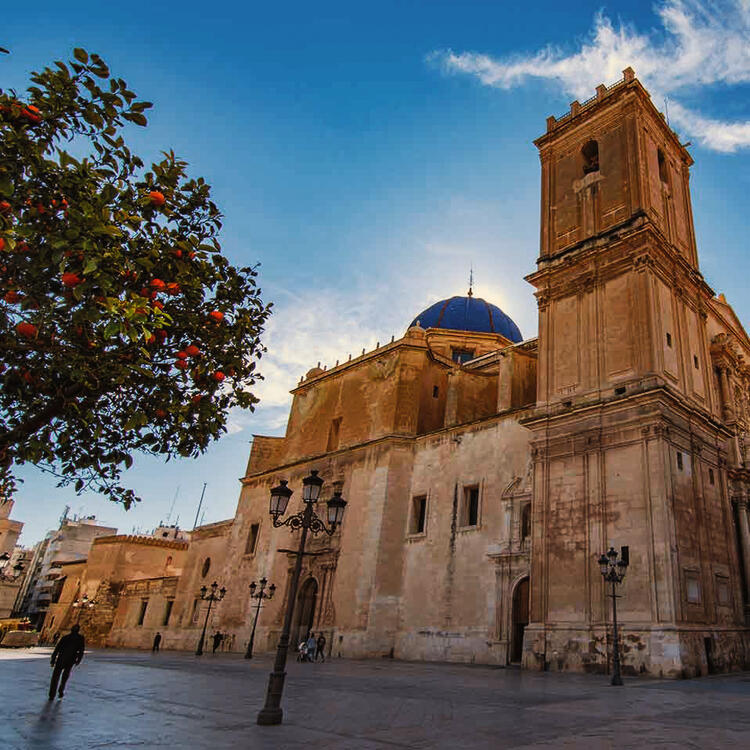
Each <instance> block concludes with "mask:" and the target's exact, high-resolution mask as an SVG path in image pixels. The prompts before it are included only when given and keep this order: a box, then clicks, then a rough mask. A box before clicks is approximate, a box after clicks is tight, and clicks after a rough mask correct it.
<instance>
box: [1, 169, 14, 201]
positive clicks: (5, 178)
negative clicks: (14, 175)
mask: <svg viewBox="0 0 750 750" xmlns="http://www.w3.org/2000/svg"><path fill="white" fill-rule="evenodd" d="M0 195H3V196H5V197H6V198H10V197H12V195H13V180H11V178H10V175H7V174H5V173H0Z"/></svg>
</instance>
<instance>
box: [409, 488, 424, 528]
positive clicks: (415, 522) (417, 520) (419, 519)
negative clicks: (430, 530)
mask: <svg viewBox="0 0 750 750" xmlns="http://www.w3.org/2000/svg"><path fill="white" fill-rule="evenodd" d="M426 521H427V496H426V495H418V496H417V497H413V498H412V499H411V533H412V534H424V530H425V526H426Z"/></svg>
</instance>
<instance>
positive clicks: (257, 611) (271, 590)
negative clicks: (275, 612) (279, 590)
mask: <svg viewBox="0 0 750 750" xmlns="http://www.w3.org/2000/svg"><path fill="white" fill-rule="evenodd" d="M267 583H268V581H267V580H266V578H265V576H264V577H263V578H261V579H260V590H259V591H258V593H257V594H256V593H255V589H256V583H255V581H253V582H252V583H251V584H250V598H251V599H257V600H258V605H257V606H256V608H255V619H254V620H253V631H252V633H250V642H249V643H248V644H247V651H245V658H246V659H252V658H253V643H255V628H256V626H257V625H258V615H259V614H260V605H261V604H262V603H263V600H264V599H271V598H273V595H274V594H275V593H276V585H275V584H273V583H272V584H271V585H270V586H269V587H268V593H267V594H266V593H264V591H263V589H265V588H266V584H267Z"/></svg>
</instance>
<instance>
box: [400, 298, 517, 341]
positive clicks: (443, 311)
mask: <svg viewBox="0 0 750 750" xmlns="http://www.w3.org/2000/svg"><path fill="white" fill-rule="evenodd" d="M417 323H419V325H420V326H422V328H448V329H450V330H453V331H478V332H480V333H499V334H500V335H501V336H505V338H506V339H508V340H509V341H512V342H513V343H514V344H516V343H518V342H519V341H522V340H523V336H521V331H519V330H518V326H517V325H516V324H515V323H514V322H513V321H512V320H511V319H510V318H509V317H508V316H507V315H506V314H505V313H504V312H503V311H502V310H501V309H500V308H499V307H496V306H495V305H491V304H490V303H489V302H485V301H484V300H483V299H481V298H480V297H449V298H448V299H444V300H441V301H440V302H436V303H435V304H434V305H430V307H428V308H427V309H426V310H425V311H424V312H422V313H420V314H419V315H417V317H416V318H414V320H413V321H412V322H411V325H412V326H415V325H416V324H417ZM410 327H411V326H410Z"/></svg>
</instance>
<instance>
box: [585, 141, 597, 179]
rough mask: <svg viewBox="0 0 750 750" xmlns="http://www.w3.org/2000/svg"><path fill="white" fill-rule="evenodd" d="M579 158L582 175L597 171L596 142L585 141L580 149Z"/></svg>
mask: <svg viewBox="0 0 750 750" xmlns="http://www.w3.org/2000/svg"><path fill="white" fill-rule="evenodd" d="M581 156H582V157H583V173H584V174H590V173H591V172H598V171H599V144H598V143H597V142H596V141H594V140H591V141H586V143H584V144H583V148H582V149H581Z"/></svg>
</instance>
